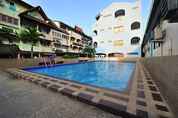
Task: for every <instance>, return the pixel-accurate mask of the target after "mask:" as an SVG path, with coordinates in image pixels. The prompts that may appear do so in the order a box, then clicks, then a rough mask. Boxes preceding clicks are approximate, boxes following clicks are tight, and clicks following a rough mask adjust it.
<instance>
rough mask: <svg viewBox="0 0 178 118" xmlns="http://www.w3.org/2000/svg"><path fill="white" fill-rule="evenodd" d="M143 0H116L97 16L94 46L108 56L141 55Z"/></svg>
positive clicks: (94, 28) (98, 51) (99, 52)
mask: <svg viewBox="0 0 178 118" xmlns="http://www.w3.org/2000/svg"><path fill="white" fill-rule="evenodd" d="M141 25H142V23H141V1H140V0H136V1H135V2H131V3H126V2H124V3H121V2H114V3H112V4H111V5H109V6H108V7H106V8H105V9H103V10H102V11H101V12H100V13H99V15H97V17H96V23H95V24H94V26H93V32H94V36H93V40H94V47H95V48H96V51H97V53H98V54H103V53H104V54H106V55H108V56H134V57H137V56H140V55H141V50H140V49H141V48H140V47H141V39H142V32H141Z"/></svg>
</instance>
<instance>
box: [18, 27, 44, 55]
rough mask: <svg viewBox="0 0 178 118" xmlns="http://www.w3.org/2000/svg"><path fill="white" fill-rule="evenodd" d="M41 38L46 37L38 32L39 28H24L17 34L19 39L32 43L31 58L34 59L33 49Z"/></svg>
mask: <svg viewBox="0 0 178 118" xmlns="http://www.w3.org/2000/svg"><path fill="white" fill-rule="evenodd" d="M40 36H44V35H43V34H41V33H40V32H38V30H37V28H32V27H29V28H22V29H20V30H19V31H18V32H17V37H18V38H19V39H20V40H22V41H24V42H31V58H33V47H34V46H35V45H36V44H37V42H38V41H39V40H40Z"/></svg>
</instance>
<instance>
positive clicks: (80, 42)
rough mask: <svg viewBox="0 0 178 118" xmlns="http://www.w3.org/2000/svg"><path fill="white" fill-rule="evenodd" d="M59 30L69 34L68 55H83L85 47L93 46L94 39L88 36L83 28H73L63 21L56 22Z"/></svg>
mask: <svg viewBox="0 0 178 118" xmlns="http://www.w3.org/2000/svg"><path fill="white" fill-rule="evenodd" d="M54 22H55V24H56V25H57V26H58V28H60V29H63V30H64V31H66V32H67V33H68V34H69V40H68V46H69V47H68V53H73V54H81V53H82V50H83V49H84V48H85V47H91V46H92V38H91V37H90V36H88V35H86V34H85V33H84V32H83V30H82V28H80V27H78V26H75V27H71V26H69V25H67V24H65V23H63V22H61V21H54Z"/></svg>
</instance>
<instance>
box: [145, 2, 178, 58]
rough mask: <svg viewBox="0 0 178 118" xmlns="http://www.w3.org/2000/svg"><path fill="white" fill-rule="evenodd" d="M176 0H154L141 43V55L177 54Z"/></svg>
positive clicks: (177, 6) (177, 3)
mask: <svg viewBox="0 0 178 118" xmlns="http://www.w3.org/2000/svg"><path fill="white" fill-rule="evenodd" d="M177 31H178V0H154V2H153V4H152V9H151V13H150V17H149V21H148V24H147V28H146V32H145V35H144V39H143V43H142V56H146V57H150V56H172V55H178V46H177V44H178V40H177V37H178V33H177Z"/></svg>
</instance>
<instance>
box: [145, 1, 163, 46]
mask: <svg viewBox="0 0 178 118" xmlns="http://www.w3.org/2000/svg"><path fill="white" fill-rule="evenodd" d="M159 2H160V0H154V1H153V4H152V9H151V12H150V16H149V19H148V23H147V26H146V30H145V34H144V38H143V43H142V45H144V44H145V41H146V34H147V32H148V31H149V28H150V27H151V22H152V19H153V18H154V13H155V12H154V11H155V10H156V8H157V4H158V3H159Z"/></svg>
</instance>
